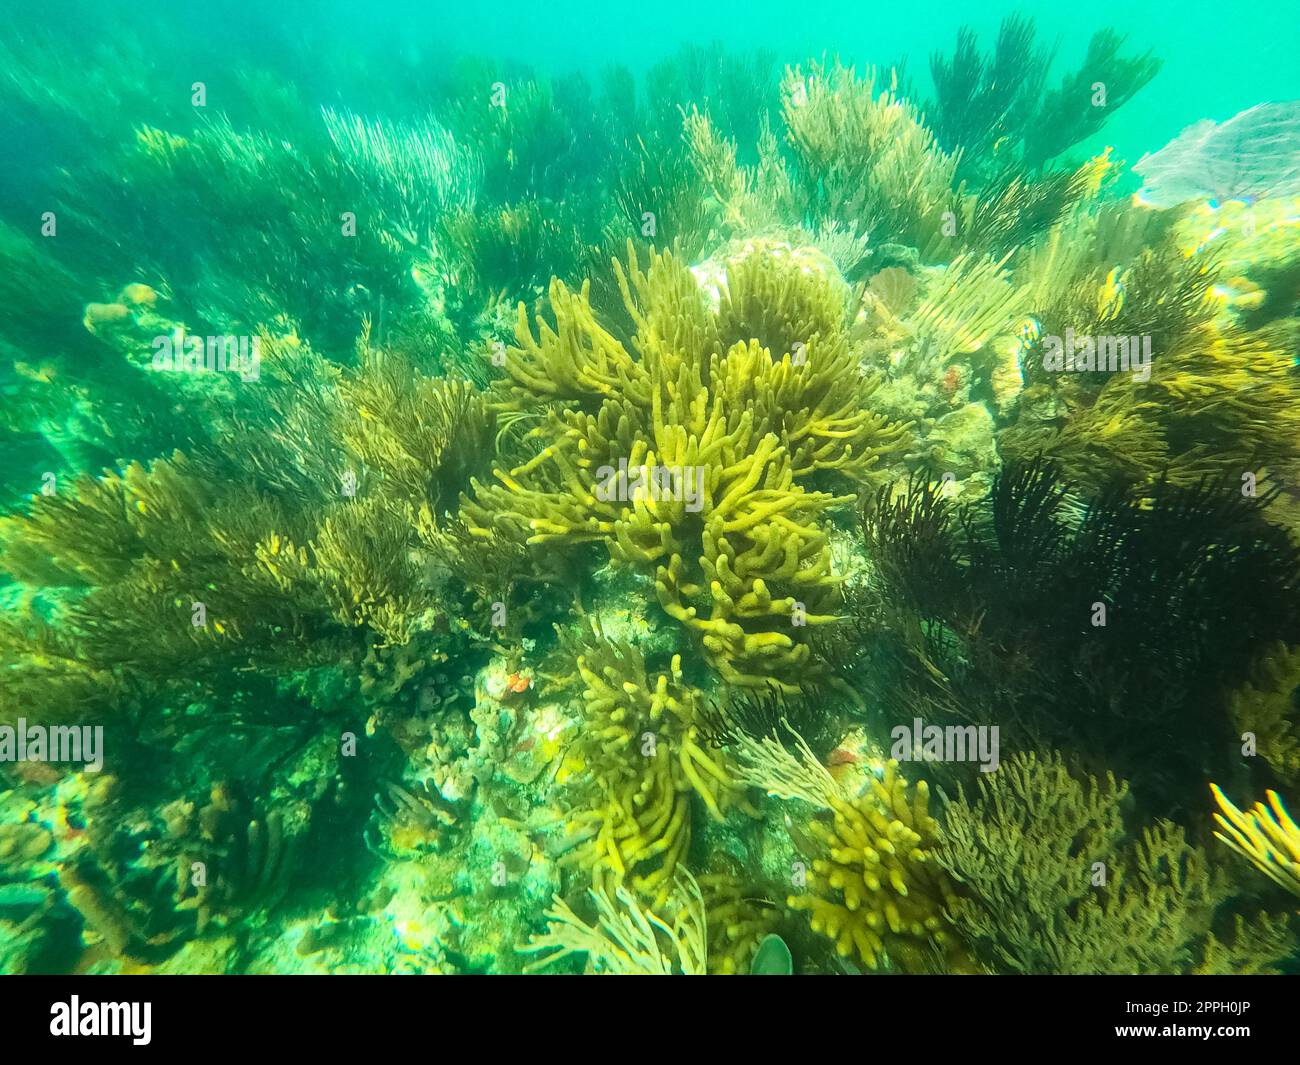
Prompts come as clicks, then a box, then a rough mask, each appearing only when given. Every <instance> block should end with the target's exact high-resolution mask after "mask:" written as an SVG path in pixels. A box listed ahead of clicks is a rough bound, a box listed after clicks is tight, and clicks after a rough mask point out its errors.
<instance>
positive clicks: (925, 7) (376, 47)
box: [106, 0, 1300, 162]
mask: <svg viewBox="0 0 1300 1065" xmlns="http://www.w3.org/2000/svg"><path fill="white" fill-rule="evenodd" d="M167 6H168V7H169V8H172V9H174V8H175V7H176V6H177V5H167ZM257 6H259V7H260V5H257ZM252 7H254V5H240V4H216V5H212V4H196V5H194V6H193V10H192V12H190V14H189V17H191V18H192V19H193V20H194V22H195V30H196V34H197V35H200V36H201V37H202V38H205V39H208V40H209V41H211V42H212V43H213V45H214V47H213V55H212V58H213V60H214V61H216V62H229V63H232V64H237V63H239V61H240V52H239V51H237V50H236V51H222V50H221V48H220V47H217V46H216V42H217V41H220V40H221V39H222V38H230V39H234V40H240V39H242V40H243V44H242V46H241V47H244V48H251V49H255V50H261V49H267V48H268V47H270V45H269V44H268V42H270V41H274V40H275V39H276V38H279V37H282V36H283V37H286V38H287V39H290V40H292V39H294V38H299V39H303V38H305V39H312V38H318V37H319V38H321V39H327V40H329V39H332V40H335V41H342V42H345V43H350V45H351V46H352V47H354V48H355V49H356V50H357V51H358V53H359V54H364V53H367V52H370V53H371V54H373V55H375V56H376V59H377V61H378V62H380V63H381V64H394V65H395V66H401V65H403V64H413V63H419V62H421V61H424V60H426V59H430V58H432V59H437V58H438V57H439V56H450V55H453V54H456V53H466V52H468V53H473V54H480V55H482V54H486V55H490V56H492V57H494V58H499V59H509V60H514V61H517V62H520V63H523V64H527V65H528V66H531V67H532V68H533V69H535V70H536V71H537V72H539V73H548V74H557V73H563V72H568V71H581V72H583V73H585V74H587V75H588V76H589V77H594V76H596V75H598V74H599V72H600V71H601V70H602V69H603V68H604V67H606V66H608V65H610V64H621V65H624V66H626V67H628V68H629V69H630V70H632V71H634V72H641V71H644V70H646V69H648V68H649V67H651V66H653V65H654V63H656V62H658V61H660V60H662V59H664V58H667V57H669V56H671V55H672V54H673V53H674V52H676V51H677V50H678V49H679V48H680V47H681V46H682V45H684V44H702V43H710V42H715V41H716V42H720V43H722V44H723V45H724V47H725V48H726V49H727V50H729V51H736V52H745V51H752V50H755V49H766V50H768V51H771V52H773V53H775V54H776V56H777V57H778V59H779V60H781V61H782V62H799V61H802V60H806V59H808V58H809V57H813V56H821V55H823V54H826V55H839V56H840V57H841V58H843V59H844V60H845V61H847V62H853V63H857V64H867V63H875V64H881V65H887V64H890V63H896V62H898V61H899V60H900V59H902V58H904V57H905V58H906V60H907V68H908V70H909V71H910V72H911V73H912V75H913V76H914V77H916V78H917V80H918V82H919V84H920V85H921V86H922V87H923V88H924V89H925V90H927V91H928V89H929V72H928V63H929V57H930V55H931V54H932V53H933V52H935V51H936V50H943V51H945V52H948V51H950V50H951V49H952V46H953V41H954V39H955V37H956V32H957V28H958V26H961V25H969V26H971V27H972V28H973V29H974V30H975V31H976V32H977V33H978V34H979V36H980V39H981V41H982V42H983V43H984V44H985V46H986V47H988V46H991V44H992V42H993V40H994V39H995V38H996V34H997V28H998V24H999V23H1000V22H1001V20H1002V19H1003V18H1004V17H1006V16H1007V15H1008V14H1011V13H1015V12H1020V13H1023V14H1026V15H1030V16H1032V17H1034V18H1035V19H1036V20H1037V23H1038V28H1039V33H1040V39H1041V40H1043V41H1054V42H1059V50H1058V53H1057V67H1056V72H1057V74H1058V75H1059V74H1060V73H1063V72H1064V71H1065V70H1067V69H1074V67H1075V66H1077V64H1078V62H1079V61H1080V60H1081V59H1082V57H1083V55H1084V52H1085V51H1086V48H1087V44H1088V40H1089V38H1090V37H1091V36H1092V34H1093V33H1094V32H1095V31H1096V30H1097V29H1098V28H1099V27H1103V26H1110V27H1114V28H1115V29H1116V30H1118V31H1119V32H1121V33H1124V34H1127V35H1128V36H1129V44H1128V47H1129V50H1130V51H1140V50H1145V49H1147V48H1150V49H1152V50H1153V51H1154V52H1155V53H1156V55H1157V56H1158V57H1159V58H1161V59H1162V60H1163V61H1164V68H1163V70H1162V71H1161V72H1160V74H1159V75H1158V76H1157V77H1156V79H1155V81H1154V82H1153V83H1152V84H1151V85H1149V86H1147V87H1146V88H1145V89H1144V90H1143V91H1142V92H1141V93H1140V94H1139V95H1138V98H1137V99H1135V100H1133V101H1132V102H1131V103H1130V104H1128V105H1126V107H1125V108H1123V109H1122V110H1121V111H1120V112H1119V113H1117V114H1116V116H1115V117H1114V118H1113V119H1112V120H1111V121H1110V122H1109V124H1108V125H1107V128H1106V130H1105V132H1104V134H1103V135H1101V136H1100V137H1098V138H1097V139H1096V141H1095V142H1094V143H1093V144H1090V145H1085V147H1096V146H1098V145H1104V144H1113V145H1114V146H1115V147H1116V150H1117V151H1118V153H1119V155H1120V156H1121V157H1122V158H1125V159H1127V160H1128V161H1130V162H1136V161H1137V159H1138V158H1139V157H1140V156H1141V155H1142V153H1143V152H1148V151H1154V150H1156V149H1157V148H1159V147H1161V146H1163V145H1164V144H1165V143H1166V142H1168V141H1169V140H1170V139H1171V138H1172V137H1174V136H1175V135H1176V134H1177V133H1178V132H1179V130H1181V129H1182V128H1183V127H1185V126H1187V125H1188V124H1189V123H1192V122H1195V121H1197V120H1198V119H1201V118H1213V119H1216V120H1218V121H1222V120H1223V119H1226V118H1230V117H1231V116H1232V115H1234V114H1236V113H1237V112H1238V111H1241V110H1243V109H1245V108H1247V107H1250V106H1252V105H1253V104H1257V103H1263V102H1266V101H1281V100H1292V99H1296V98H1297V97H1300V60H1298V59H1297V56H1300V5H1297V4H1295V3H1288V2H1285V0H1282V2H1272V3H1261V4H1244V3H1233V2H1219V3H1216V2H1214V0H1148V2H1146V3H1138V4H1132V3H1100V4H1097V3H1091V4H1069V3H1062V2H1057V0H1026V2H1021V3H951V2H946V0H914V2H908V3H897V4H888V5H864V4H861V3H857V2H852V0H848V2H846V0H820V2H817V0H814V2H794V0H754V2H749V3H744V2H737V0H718V2H714V3H695V2H688V0H668V2H657V3H649V4H647V3H627V2H609V0H579V2H573V0H566V2H562V3H516V2H493V3H481V2H469V3H446V2H441V0H439V2H435V3H420V2H411V0H401V2H394V0H380V2H375V3H364V4H359V3H356V2H354V0H327V2H322V3H315V2H310V0H297V2H294V3H287V4H275V5H270V6H269V7H267V8H264V9H262V10H250V9H251V8H252ZM142 10H147V5H139V4H135V5H131V6H129V7H128V8H125V9H115V10H114V12H113V14H112V15H111V19H112V20H116V19H119V18H122V17H127V18H131V17H135V15H136V14H137V13H139V12H140V11H142ZM106 27H111V21H110V22H109V23H106ZM213 35H215V37H213ZM178 75H181V76H187V75H188V72H183V71H180V70H178ZM1053 83H1054V82H1049V84H1053Z"/></svg>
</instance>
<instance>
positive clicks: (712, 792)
mask: <svg viewBox="0 0 1300 1065" xmlns="http://www.w3.org/2000/svg"><path fill="white" fill-rule="evenodd" d="M576 673H577V681H578V683H579V684H580V686H581V712H582V717H583V726H582V728H581V730H580V732H579V736H578V741H577V742H578V750H579V752H580V754H581V757H582V759H583V761H584V763H585V765H586V768H587V770H588V772H589V779H590V781H591V785H592V786H593V787H594V788H595V790H596V791H597V793H598V797H597V799H596V801H595V802H593V803H590V804H588V805H587V808H586V809H585V810H583V811H580V812H578V813H576V814H575V816H574V818H573V819H572V820H571V821H570V823H569V826H568V829H569V833H570V834H571V835H573V836H576V837H577V838H578V839H579V840H581V841H582V842H581V843H580V845H579V846H578V848H577V849H576V851H575V852H574V854H575V859H576V860H577V861H578V862H579V864H581V865H583V866H584V867H586V868H588V869H590V870H591V872H592V876H593V878H594V879H596V880H597V881H598V882H599V881H600V880H601V879H602V878H603V877H606V876H613V877H614V878H616V879H622V878H624V877H629V878H630V881H631V885H632V887H633V888H635V890H636V891H638V892H639V893H641V894H645V895H654V896H655V897H656V898H657V899H659V900H662V899H663V898H664V893H665V892H666V891H668V890H669V889H670V887H671V884H672V882H673V876H674V875H675V873H676V871H677V869H678V868H679V867H680V864H681V861H682V859H683V858H684V856H685V854H686V851H687V849H688V848H689V847H690V843H691V818H692V801H691V800H692V796H696V797H698V799H699V801H700V803H701V804H702V805H703V807H704V808H705V810H707V811H708V814H709V816H711V817H713V818H714V819H716V820H722V818H723V816H724V812H725V810H726V809H727V808H728V807H730V806H732V805H736V804H737V803H739V802H740V800H741V795H740V792H739V788H738V785H737V784H736V783H735V782H734V780H733V779H732V776H731V774H730V772H729V770H728V767H727V766H726V764H725V763H724V762H723V761H722V760H721V759H720V758H719V757H718V753H717V752H716V751H710V750H708V749H707V745H706V744H705V742H704V741H703V739H702V738H701V736H700V732H699V725H698V723H697V720H696V717H697V707H696V701H697V699H698V698H699V696H698V694H697V693H696V692H695V691H694V690H693V689H691V688H689V687H687V686H686V685H684V684H683V683H682V677H681V658H680V656H676V655H675V656H674V657H673V660H672V663H671V665H670V667H669V670H668V672H667V673H660V674H658V675H657V676H651V675H650V674H648V673H647V671H646V664H645V658H644V656H643V655H642V654H641V652H640V651H639V650H637V649H636V648H635V647H633V646H632V645H630V644H627V643H622V642H617V641H613V640H607V639H603V638H600V637H599V636H597V637H595V638H593V639H591V640H589V641H586V644H585V647H584V648H583V649H582V651H581V652H580V653H579V654H578V656H577V665H576Z"/></svg>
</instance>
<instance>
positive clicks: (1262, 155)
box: [1133, 100, 1300, 207]
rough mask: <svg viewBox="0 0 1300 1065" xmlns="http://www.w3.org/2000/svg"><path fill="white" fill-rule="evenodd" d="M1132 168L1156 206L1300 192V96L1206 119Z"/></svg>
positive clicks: (1146, 195)
mask: <svg viewBox="0 0 1300 1065" xmlns="http://www.w3.org/2000/svg"><path fill="white" fill-rule="evenodd" d="M1133 169H1134V170H1136V171H1137V172H1138V173H1139V174H1141V175H1142V178H1143V181H1144V182H1145V184H1144V186H1143V188H1142V192H1141V196H1142V199H1143V200H1145V201H1146V202H1147V203H1149V204H1151V205H1152V206H1155V207H1173V206H1175V205H1176V204H1180V203H1184V202H1186V201H1187V200H1197V199H1211V200H1216V201H1218V202H1220V203H1222V202H1224V201H1226V200H1244V201H1247V202H1250V201H1254V200H1258V199H1262V198H1264V197H1278V196H1294V195H1296V194H1300V100H1292V101H1289V102H1287V103H1280V104H1259V105H1257V106H1255V107H1252V108H1250V109H1249V110H1246V111H1242V112H1241V113H1240V114H1238V115H1234V116H1233V117H1232V118H1230V119H1228V121H1226V122H1222V123H1219V122H1214V121H1213V120H1211V119H1208V118H1207V119H1202V120H1201V121H1200V122H1196V123H1194V124H1193V125H1191V126H1188V127H1187V128H1186V129H1185V130H1183V131H1182V133H1180V134H1179V135H1178V136H1177V137H1175V138H1174V139H1173V140H1172V141H1170V142H1169V143H1168V144H1167V145H1165V147H1163V148H1161V149H1160V150H1159V151H1158V152H1155V153H1149V154H1147V155H1144V156H1143V157H1142V158H1141V159H1139V160H1138V162H1137V164H1136V165H1135V166H1134V167H1133Z"/></svg>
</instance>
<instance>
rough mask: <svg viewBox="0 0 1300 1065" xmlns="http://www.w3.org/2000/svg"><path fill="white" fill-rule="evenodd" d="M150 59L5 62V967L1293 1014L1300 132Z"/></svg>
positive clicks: (485, 66)
mask: <svg viewBox="0 0 1300 1065" xmlns="http://www.w3.org/2000/svg"><path fill="white" fill-rule="evenodd" d="M139 33H140V34H141V36H138V37H137V36H133V35H131V34H128V33H126V32H123V33H122V34H119V35H116V36H115V37H113V38H112V39H111V40H110V39H105V40H102V41H100V42H99V43H98V44H96V45H95V47H93V48H91V49H90V50H89V51H88V52H87V53H86V54H85V55H83V56H82V57H81V59H80V60H79V62H78V63H77V64H75V65H70V64H68V63H65V62H63V61H62V60H61V58H60V53H59V51H58V49H57V48H56V47H55V45H54V44H53V43H51V42H50V41H49V40H46V39H44V38H43V37H41V35H39V34H35V33H32V34H28V35H26V36H24V35H23V34H22V33H21V32H16V38H15V39H14V40H13V41H11V43H10V44H9V45H8V46H6V48H7V50H6V51H5V53H4V54H3V56H0V112H2V113H3V115H4V116H5V122H6V123H7V127H8V130H9V139H10V140H12V141H13V142H15V143H29V144H30V143H33V142H38V143H39V146H40V152H41V155H40V156H39V159H38V160H37V162H34V163H33V164H32V165H31V166H24V167H22V168H15V172H14V173H13V174H12V175H10V176H8V177H6V178H5V181H6V187H5V195H4V197H3V202H4V204H5V208H4V211H3V219H2V221H0V255H2V256H3V258H4V267H3V270H0V288H2V289H3V298H2V299H0V349H2V356H3V357H2V359H0V388H2V389H3V404H2V407H0V409H2V410H3V423H2V430H0V431H3V433H4V445H3V446H4V450H5V454H6V462H5V464H4V470H3V478H4V479H3V482H2V483H0V494H2V498H0V513H2V514H3V516H2V517H0V570H2V571H3V574H4V577H3V580H4V583H3V585H0V971H4V972H32V973H40V972H78V973H83V972H84V973H131V972H171V973H180V972H440V973H475V972H520V971H546V972H581V971H588V972H595V973H638V972H656V973H720V974H730V973H741V974H744V973H782V972H791V971H794V972H797V973H848V974H854V973H862V972H868V971H876V972H902V973H914V972H948V973H1036V974H1046V973H1266V972H1279V971H1282V972H1285V971H1288V970H1289V971H1296V969H1297V967H1298V966H1300V939H1297V936H1298V935H1300V916H1297V913H1298V911H1300V828H1298V827H1297V824H1296V822H1295V820H1293V818H1292V815H1291V814H1289V813H1288V811H1287V804H1288V802H1291V803H1292V804H1294V803H1295V802H1297V801H1300V710H1298V709H1297V706H1298V703H1297V693H1300V487H1297V486H1298V485H1300V373H1298V372H1297V368H1296V361H1297V360H1296V356H1297V352H1300V316H1298V305H1300V200H1298V199H1297V195H1298V194H1300V187H1298V182H1297V177H1296V173H1297V171H1296V167H1297V154H1296V153H1297V146H1298V145H1300V105H1298V104H1295V103H1292V104H1282V103H1273V104H1269V105H1267V106H1266V107H1263V108H1255V109H1252V110H1250V111H1247V112H1245V113H1244V114H1243V115H1240V116H1237V117H1236V118H1232V119H1230V120H1226V121H1224V122H1222V123H1220V124H1217V125H1216V124H1215V123H1214V122H1207V123H1204V124H1201V125H1198V126H1197V127H1193V128H1192V129H1191V130H1189V131H1187V132H1186V133H1184V134H1183V136H1181V137H1180V138H1179V139H1178V140H1176V141H1175V142H1174V143H1173V144H1171V145H1170V146H1169V147H1167V148H1164V149H1163V150H1160V151H1153V152H1152V153H1151V154H1150V155H1149V156H1147V157H1145V158H1144V160H1143V161H1142V163H1141V164H1140V165H1139V166H1138V167H1137V170H1138V174H1137V175H1136V176H1135V174H1134V173H1133V167H1132V166H1131V165H1130V163H1126V162H1125V161H1122V160H1120V159H1119V158H1117V157H1116V155H1115V153H1114V152H1113V151H1111V150H1110V149H1104V148H1102V149H1096V150H1093V149H1089V150H1086V151H1085V150H1084V149H1083V148H1082V147H1081V145H1082V144H1083V143H1084V142H1089V143H1090V144H1096V143H1098V139H1097V135H1098V134H1099V133H1100V131H1101V130H1102V127H1103V125H1104V124H1105V122H1106V121H1107V119H1108V118H1109V117H1110V116H1111V114H1112V113H1113V112H1114V111H1115V110H1116V109H1118V108H1120V107H1121V106H1123V105H1125V104H1126V102H1127V101H1129V99H1130V98H1131V97H1133V96H1134V95H1135V94H1137V93H1139V92H1140V90H1141V89H1142V88H1143V87H1144V85H1146V83H1147V82H1149V81H1150V80H1151V79H1152V78H1153V77H1155V76H1156V75H1157V73H1158V71H1159V68H1160V63H1159V60H1158V59H1156V58H1155V57H1154V56H1153V55H1151V54H1149V53H1148V54H1143V53H1141V52H1140V51H1138V50H1137V49H1135V48H1134V46H1132V45H1131V44H1130V43H1128V42H1126V41H1125V40H1124V39H1122V38H1121V37H1120V36H1118V35H1117V34H1115V33H1113V32H1111V31H1108V30H1101V31H1100V32H1098V33H1097V34H1096V35H1095V36H1094V37H1093V38H1092V40H1091V42H1090V44H1089V45H1088V47H1087V50H1086V55H1085V56H1084V57H1083V59H1082V62H1081V64H1080V66H1079V67H1078V68H1077V69H1071V70H1062V69H1060V64H1056V63H1054V61H1053V55H1052V51H1051V49H1050V48H1048V47H1045V46H1044V45H1043V44H1042V43H1041V37H1040V36H1039V35H1038V34H1037V32H1036V30H1035V27H1034V25H1033V23H1032V22H1031V21H1029V20H1027V19H1024V18H1020V17H1012V18H1008V19H1007V20H1006V21H1005V22H1003V24H1002V26H1001V30H1000V32H999V33H998V34H997V36H996V39H994V40H980V39H977V37H976V36H975V35H974V34H973V33H972V32H971V31H968V30H962V31H960V32H959V33H958V35H957V38H956V43H955V48H954V49H953V50H952V51H951V52H946V53H939V54H936V55H934V56H933V57H932V58H931V60H930V72H929V73H930V75H931V77H930V78H928V79H925V87H924V88H918V85H917V83H916V82H914V81H913V79H912V78H911V77H909V76H907V75H906V74H905V73H904V72H903V71H901V70H896V69H890V68H862V67H858V68H854V67H850V66H847V65H844V64H842V63H841V62H839V61H837V60H835V59H833V58H826V59H823V60H819V61H814V62H805V63H802V64H800V65H789V66H783V65H781V64H778V63H777V62H776V60H774V59H769V58H767V57H765V56H761V55H747V56H745V57H739V56H737V55H731V54H728V53H727V52H726V51H724V50H721V49H718V48H691V49H687V50H685V51H683V52H682V53H681V54H679V55H677V56H676V57H674V58H673V59H671V60H669V61H665V62H663V63H661V64H659V65H657V66H655V67H654V68H653V69H652V70H651V71H650V72H649V74H648V75H647V76H645V77H643V78H634V77H633V76H632V75H631V74H629V73H628V72H627V71H625V70H621V69H612V70H610V71H607V72H605V73H604V74H602V75H600V76H599V77H592V78H590V79H589V78H587V77H584V76H580V75H573V76H568V77H555V78H550V79H546V78H541V77H534V76H532V75H530V74H529V73H527V72H524V71H520V70H518V69H516V68H513V67H509V66H507V65H504V64H496V63H494V62H492V61H490V60H470V59H463V60H460V61H458V62H456V63H451V64H446V63H444V64H436V65H434V64H423V65H421V64H419V63H406V64H402V63H395V64H394V65H393V66H392V68H391V69H389V70H387V71H386V72H385V76H384V77H383V78H382V79H375V78H374V77H363V76H362V75H361V74H360V73H359V72H358V71H357V70H356V69H355V66H353V65H349V63H348V62H347V57H346V56H343V55H337V56H332V57H331V56H330V55H328V54H325V53H322V52H319V51H317V52H313V53H312V54H311V57H310V62H311V63H312V64H313V65H316V66H320V64H327V65H328V64H330V63H333V64H334V66H333V67H330V68H329V69H330V74H329V77H328V79H327V80H329V83H330V90H329V92H328V93H327V94H324V96H325V97H327V98H323V96H322V93H321V92H320V91H318V90H316V89H314V88H312V87H311V86H314V85H318V84H319V83H320V81H321V76H320V75H319V72H318V73H317V75H316V76H315V77H314V78H312V79H308V78H306V77H303V78H298V77H297V76H296V74H295V72H294V70H293V68H292V64H293V62H294V60H293V58H292V56H287V57H286V58H285V60H284V63H285V67H284V69H274V68H272V67H269V66H268V67H265V68H263V67H259V66H257V65H256V64H255V63H252V62H250V63H247V64H240V66H239V69H237V70H228V71H223V72H216V73H213V74H211V75H209V77H207V78H199V77H195V78H194V79H193V81H192V84H190V81H191V79H190V78H184V80H185V82H186V83H187V84H186V85H185V86H183V87H179V88H178V82H177V78H176V76H175V73H176V71H177V70H178V69H184V68H185V61H184V56H183V55H181V56H176V55H173V54H171V53H170V52H167V51H166V50H162V51H159V50H158V49H157V42H151V41H150V40H149V39H148V36H147V33H146V31H144V30H141V31H139ZM157 54H167V55H168V61H167V64H166V71H165V76H164V71H163V67H162V66H161V65H160V64H158V63H156V62H153V61H150V60H149V58H148V57H149V56H150V55H157ZM931 82H932V83H933V89H930V88H929V85H930V83H931ZM38 132H39V137H38V136H37V133H38ZM1101 143H1103V144H1104V140H1103V141H1102V142H1101ZM1153 147H1155V146H1153ZM32 150H35V149H32ZM38 164H39V165H38ZM1139 190H1140V191H1139Z"/></svg>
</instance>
